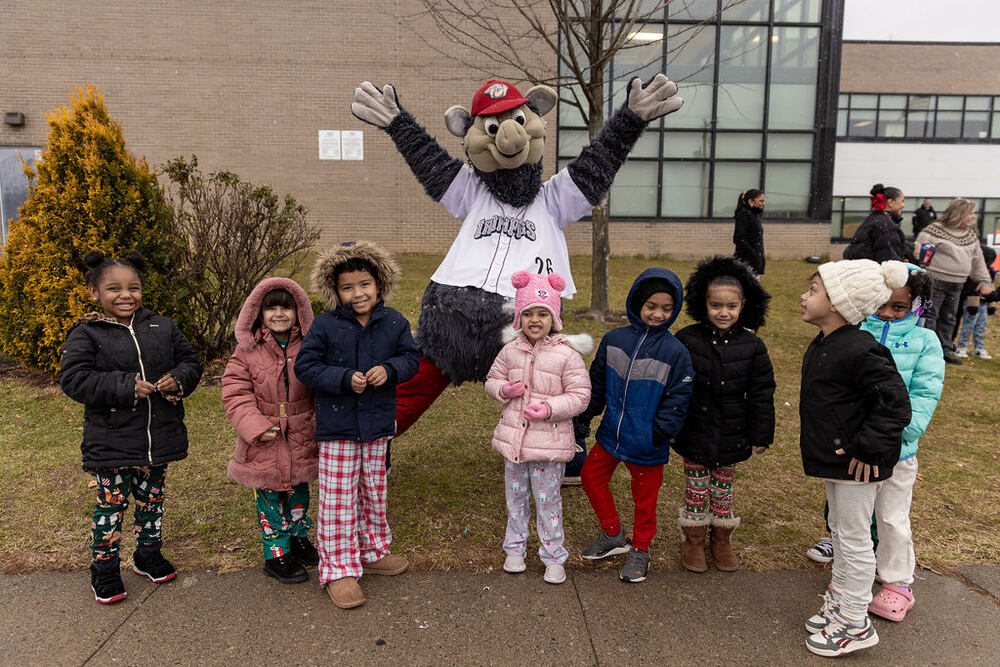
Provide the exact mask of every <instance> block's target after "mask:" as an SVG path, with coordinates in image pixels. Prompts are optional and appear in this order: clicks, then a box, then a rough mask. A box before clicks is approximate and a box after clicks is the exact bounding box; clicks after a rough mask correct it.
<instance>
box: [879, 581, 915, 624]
mask: <svg viewBox="0 0 1000 667" xmlns="http://www.w3.org/2000/svg"><path fill="white" fill-rule="evenodd" d="M914 602H915V600H914V599H913V592H912V591H908V590H906V589H905V588H902V587H900V586H896V585H895V584H882V589H881V590H880V591H879V592H878V593H877V594H876V595H875V597H874V598H873V599H872V602H871V604H870V605H868V611H870V612H871V613H873V614H875V615H876V616H881V617H882V618H885V619H888V620H890V621H896V622H897V623H898V622H899V621H902V620H903V619H904V618H905V617H906V612H908V611H910V609H911V608H912V607H913V604H914Z"/></svg>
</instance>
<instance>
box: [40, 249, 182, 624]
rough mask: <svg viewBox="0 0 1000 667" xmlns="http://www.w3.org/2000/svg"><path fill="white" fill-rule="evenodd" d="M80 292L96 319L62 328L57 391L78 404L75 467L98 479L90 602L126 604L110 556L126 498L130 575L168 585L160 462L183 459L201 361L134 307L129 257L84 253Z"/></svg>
mask: <svg viewBox="0 0 1000 667" xmlns="http://www.w3.org/2000/svg"><path fill="white" fill-rule="evenodd" d="M84 263H85V264H86V265H87V266H88V267H90V271H88V272H87V275H86V277H85V280H86V284H87V291H88V292H89V293H90V296H91V298H92V299H94V300H95V301H97V302H98V304H100V307H101V310H102V311H103V312H93V313H87V314H86V315H84V316H83V317H82V318H81V319H80V320H78V321H77V322H75V323H74V324H73V325H71V327H70V330H69V334H68V336H67V338H66V343H65V345H64V346H63V350H62V361H61V363H60V368H59V385H60V386H61V387H62V390H63V391H64V392H65V393H66V395H67V396H69V397H70V398H72V399H73V400H74V401H79V402H80V403H83V404H84V406H85V407H84V411H83V442H81V443H80V449H81V450H82V452H83V469H84V470H87V471H90V472H92V473H93V474H94V477H95V479H96V481H97V506H96V507H95V508H94V513H93V523H92V529H93V538H92V541H91V544H90V550H91V555H92V556H93V562H92V563H91V565H90V586H91V589H92V590H93V591H94V598H95V599H96V600H97V601H98V602H100V603H102V604H111V603H113V602H118V601H119V600H123V599H124V598H125V595H126V593H125V585H124V583H123V582H122V578H121V573H120V571H119V567H120V555H119V549H120V546H121V536H122V521H123V518H124V516H125V510H127V509H128V504H129V502H128V497H129V495H131V496H132V499H133V501H134V503H135V512H134V514H135V532H136V535H137V537H136V550H135V553H134V555H133V566H132V569H133V570H134V571H135V572H136V573H137V574H141V575H143V576H145V577H148V578H149V580H150V581H152V582H154V583H158V584H159V583H164V582H167V581H170V580H171V579H174V578H176V577H177V570H175V569H174V566H173V565H172V564H171V563H170V561H168V560H167V559H166V558H164V557H163V555H162V554H161V553H160V548H161V546H162V544H163V541H162V536H161V526H162V519H163V497H164V493H163V482H164V479H165V477H166V473H167V464H168V463H169V462H171V461H179V460H180V459H183V458H184V457H186V456H187V449H188V438H187V429H185V427H184V406H183V404H182V403H181V398H182V397H184V396H188V395H190V394H191V392H193V391H194V390H195V387H197V386H198V381H199V380H200V379H201V361H200V360H199V359H198V354H197V353H196V352H195V351H194V350H193V349H192V348H191V346H190V345H189V344H188V341H187V339H186V338H185V337H184V334H183V333H181V331H180V329H178V328H177V326H176V325H175V324H174V323H173V322H171V321H170V320H169V319H167V318H166V317H162V316H160V315H155V314H153V313H152V312H151V311H150V310H148V309H147V308H143V307H142V281H141V280H140V277H139V272H140V271H142V270H143V269H144V268H145V266H146V263H145V260H144V259H143V257H142V255H140V254H139V253H137V252H132V253H129V255H128V256H127V257H126V258H124V259H111V258H105V256H104V254H103V253H101V252H99V251H93V252H90V253H88V254H87V256H86V257H85V258H84Z"/></svg>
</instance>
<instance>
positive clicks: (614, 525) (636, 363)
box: [575, 268, 694, 583]
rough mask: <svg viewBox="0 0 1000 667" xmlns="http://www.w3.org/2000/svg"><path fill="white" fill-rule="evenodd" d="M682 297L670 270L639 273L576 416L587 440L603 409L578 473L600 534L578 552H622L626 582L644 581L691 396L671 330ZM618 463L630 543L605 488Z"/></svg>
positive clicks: (589, 555)
mask: <svg viewBox="0 0 1000 667" xmlns="http://www.w3.org/2000/svg"><path fill="white" fill-rule="evenodd" d="M683 297H684V290H683V288H682V287H681V281H680V279H679V278H678V277H677V276H676V274H674V272H673V271H668V270H667V269H662V268H651V269H646V270H645V271H643V272H642V273H641V274H639V277H638V278H636V279H635V282H634V283H633V284H632V288H631V289H630V290H629V293H628V298H627V299H626V302H625V309H626V311H627V313H628V319H629V325H628V326H627V327H619V328H617V329H612V330H611V331H609V332H608V333H606V334H605V335H604V338H602V339H601V344H600V345H599V346H598V348H597V355H596V356H595V357H594V361H593V362H592V363H591V365H590V384H591V387H592V389H591V394H590V404H589V405H588V406H587V409H586V410H584V411H583V413H581V414H580V415H579V417H577V419H576V421H575V425H576V427H577V433H576V436H577V438H581V437H586V436H587V435H589V432H590V422H591V420H592V419H593V418H594V417H596V416H597V415H599V414H601V413H604V417H603V418H602V419H601V424H600V426H599V427H598V428H597V438H596V439H597V444H596V445H595V446H594V447H593V448H591V450H590V454H588V455H587V460H586V462H585V463H584V464H583V472H582V475H581V477H582V481H583V490H584V492H585V493H586V494H587V499H588V500H589V501H590V505H591V507H593V508H594V513H595V514H597V518H598V520H599V521H600V524H601V534H600V535H599V536H598V537H597V539H596V540H595V541H594V543H593V544H591V545H590V546H589V547H587V548H586V549H584V550H583V553H582V555H583V557H584V558H586V559H588V560H597V559H601V558H607V557H609V556H615V555H618V554H623V553H627V554H628V556H627V557H626V559H625V565H624V566H623V567H622V570H621V573H620V575H619V576H620V578H621V580H622V581H625V582H630V583H638V582H640V581H645V579H646V574H647V571H648V568H649V545H650V543H651V542H652V540H653V536H654V535H656V499H657V497H658V496H659V493H660V486H661V485H662V484H663V466H664V465H665V464H666V462H667V459H668V458H669V457H670V444H671V442H673V439H674V438H675V437H676V436H677V434H678V433H680V430H681V426H683V424H684V416H685V414H686V413H687V407H688V401H689V400H690V398H691V383H692V380H693V378H692V376H693V374H694V373H693V371H692V369H691V355H690V354H688V351H687V349H685V347H684V346H683V345H681V343H680V342H678V340H677V339H676V338H674V336H673V334H671V333H670V330H669V329H670V325H671V324H672V323H673V321H674V320H675V319H677V315H678V314H679V313H680V303H681V300H682V299H683ZM619 463H624V464H625V466H626V467H627V468H628V471H629V473H630V474H631V475H632V484H631V489H632V502H633V506H634V509H635V512H634V517H633V522H632V529H633V536H632V540H631V542H630V541H629V539H628V537H626V535H625V528H624V527H623V526H622V524H621V517H620V516H619V514H618V509H617V507H615V499H614V496H613V495H612V493H611V488H610V482H611V476H612V474H614V471H615V468H617V467H618V464H619Z"/></svg>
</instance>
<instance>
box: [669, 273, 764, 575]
mask: <svg viewBox="0 0 1000 667" xmlns="http://www.w3.org/2000/svg"><path fill="white" fill-rule="evenodd" d="M684 297H685V298H684V301H685V303H686V307H687V313H688V315H690V316H691V317H692V318H693V319H694V320H695V324H692V325H690V326H688V327H685V328H683V329H681V330H680V331H678V332H677V339H678V340H680V341H681V342H682V343H684V345H685V346H686V347H687V349H688V351H689V352H690V353H691V362H692V364H693V365H694V372H695V378H694V394H693V395H692V397H691V404H690V406H689V407H688V412H687V419H686V421H685V422H684V428H683V429H682V430H681V433H680V435H678V436H677V441H676V442H675V443H674V445H673V448H674V450H676V451H677V453H678V454H680V455H681V456H683V457H684V477H685V480H686V484H685V488H684V506H683V507H681V511H680V519H679V520H678V523H679V525H680V528H681V532H682V533H683V538H682V541H681V558H682V560H683V562H684V567H686V568H687V569H688V570H690V571H692V572H704V571H705V570H707V569H708V564H707V562H706V560H705V537H706V535H707V534H709V530H711V533H710V542H711V551H712V559H713V561H714V562H715V566H716V567H717V568H718V569H720V570H723V571H726V572H732V571H734V570H736V569H738V567H739V563H738V562H737V560H736V555H735V554H734V553H733V550H732V546H731V544H730V537H731V536H732V533H733V530H735V529H736V527H737V526H738V525H739V524H740V520H739V519H738V518H736V517H735V516H734V515H733V505H732V503H733V480H734V478H735V475H736V471H735V469H736V464H737V463H739V462H740V461H745V460H747V459H748V458H750V454H751V453H753V454H761V453H763V452H764V451H766V450H767V447H768V445H770V444H771V443H772V442H773V441H774V370H773V368H772V367H771V359H770V358H769V357H768V355H767V347H766V346H765V345H764V341H762V340H761V339H760V338H758V337H757V336H756V334H754V332H753V330H756V329H758V328H760V327H761V326H763V325H764V319H765V317H766V315H767V306H768V302H769V301H770V300H771V295H770V294H768V293H767V291H765V290H764V288H763V287H762V286H761V284H760V282H759V281H758V280H757V278H756V277H755V276H754V274H753V271H752V270H751V268H750V267H749V266H747V265H746V264H744V263H743V262H741V261H739V260H737V259H734V258H732V257H714V258H712V259H706V260H702V261H701V262H699V264H698V266H697V268H696V269H695V271H694V273H692V274H691V277H690V279H689V280H688V284H687V285H686V286H685V287H684Z"/></svg>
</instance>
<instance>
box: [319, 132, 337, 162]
mask: <svg viewBox="0 0 1000 667" xmlns="http://www.w3.org/2000/svg"><path fill="white" fill-rule="evenodd" d="M319 159H320V160H339V159H340V130H320V131H319Z"/></svg>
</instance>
